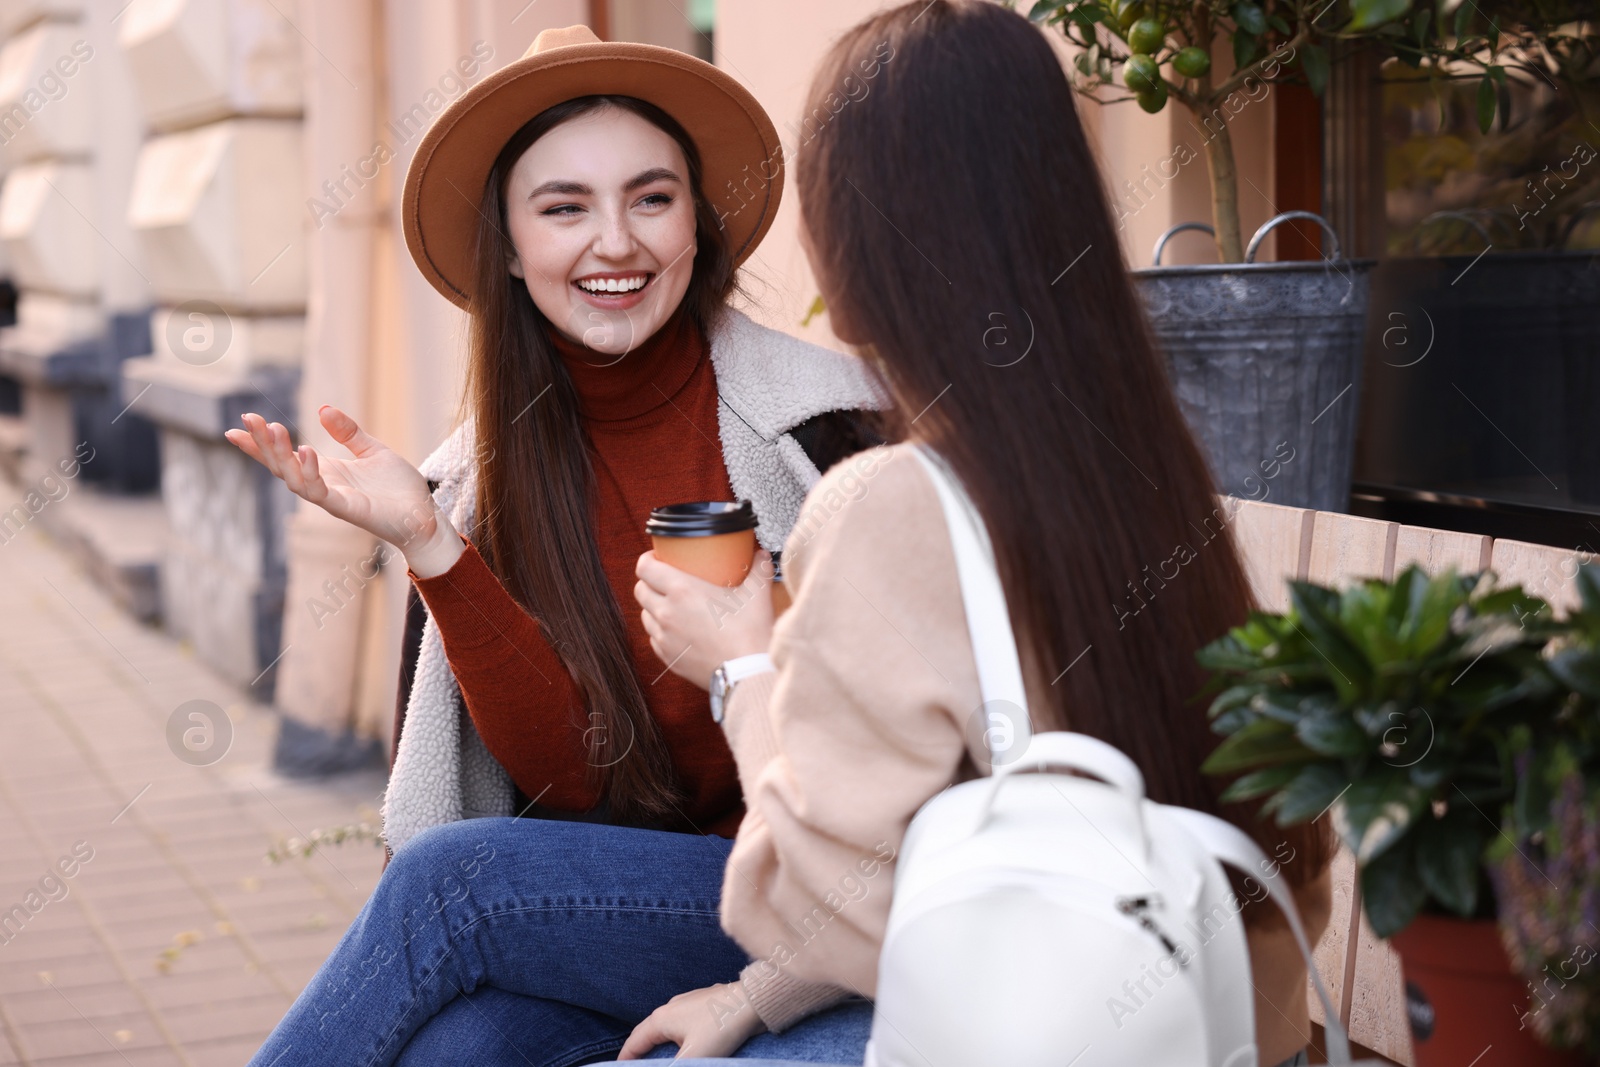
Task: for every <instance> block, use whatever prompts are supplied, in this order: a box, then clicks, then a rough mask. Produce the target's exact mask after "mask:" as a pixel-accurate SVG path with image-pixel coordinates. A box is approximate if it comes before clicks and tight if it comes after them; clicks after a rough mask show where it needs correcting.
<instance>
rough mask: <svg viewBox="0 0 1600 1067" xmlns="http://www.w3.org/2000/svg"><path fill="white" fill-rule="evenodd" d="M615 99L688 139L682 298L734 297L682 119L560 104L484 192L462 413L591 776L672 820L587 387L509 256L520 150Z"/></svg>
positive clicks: (607, 796)
mask: <svg viewBox="0 0 1600 1067" xmlns="http://www.w3.org/2000/svg"><path fill="white" fill-rule="evenodd" d="M606 108H617V109H620V110H623V111H627V112H630V113H632V114H635V115H638V116H639V117H640V118H643V119H644V120H645V121H647V122H649V123H651V124H653V125H655V126H656V127H658V128H660V129H661V130H662V131H663V132H665V133H666V134H668V135H669V136H670V137H672V139H673V140H674V141H676V142H677V143H678V146H679V147H680V148H681V149H682V150H683V154H684V158H685V160H686V161H687V163H688V169H689V176H688V180H689V187H690V190H691V192H692V195H693V197H694V205H695V218H696V222H697V232H696V241H697V247H696V251H695V259H694V270H693V274H692V276H691V278H690V281H689V288H688V291H687V293H686V294H685V295H684V299H683V307H684V309H685V310H686V311H687V312H688V313H689V314H690V315H692V316H693V317H694V318H695V320H696V322H697V323H698V324H699V326H700V328H701V330H702V331H703V332H704V331H709V329H710V328H711V326H712V324H713V322H714V321H715V319H716V317H717V315H718V314H719V313H720V312H721V311H722V309H723V308H724V307H725V306H726V303H727V299H728V296H729V294H730V292H731V291H732V289H733V285H734V274H733V259H732V256H731V254H730V253H729V251H728V246H727V242H726V240H725V238H724V236H723V233H722V230H721V228H720V226H719V225H718V223H717V217H716V213H715V211H714V209H713V208H712V207H711V205H710V202H709V201H708V200H707V199H706V197H705V195H704V193H703V192H702V190H701V165H700V154H699V152H698V150H697V149H696V147H695V144H694V141H693V140H692V139H691V138H690V137H689V135H688V134H687V133H685V132H684V130H683V127H682V126H680V125H679V124H678V123H677V122H676V121H675V120H674V119H673V118H672V117H671V116H670V115H668V114H667V113H666V112H664V111H662V110H661V109H660V108H658V107H656V106H654V105H652V104H649V103H646V102H645V101H642V100H637V99H634V98H633V97H625V96H586V97H579V98H577V99H574V100H569V101H566V102H565V103H562V104H557V105H556V106H555V107H552V108H550V109H548V110H546V111H543V112H541V113H540V114H538V115H537V116H535V117H534V118H533V119H532V120H531V121H529V122H528V123H527V124H526V125H524V126H523V127H522V128H521V129H519V130H518V131H517V132H516V133H515V134H514V135H513V136H512V138H511V139H510V140H509V141H508V142H506V145H505V147H504V148H503V149H502V150H501V152H500V155H499V157H498V158H497V159H496V160H495V164H494V168H493V169H492V170H491V171H490V172H489V179H488V181H487V183H486V184H485V187H484V190H483V198H482V201H481V203H480V205H479V207H480V210H479V212H478V214H479V223H478V235H477V257H476V262H475V267H474V278H473V285H472V294H471V306H470V310H471V332H470V340H469V357H468V358H469V363H468V367H467V388H466V393H465V401H464V412H463V415H464V417H465V418H467V419H470V420H471V421H472V422H473V424H474V426H475V428H476V434H477V441H478V446H479V447H478V454H477V458H476V459H475V461H474V462H476V464H477V473H478V496H477V502H476V504H477V521H476V530H475V533H474V543H475V544H476V545H477V547H478V549H479V551H480V552H481V553H482V554H483V557H484V560H485V561H486V562H487V563H488V565H489V567H490V569H491V570H493V571H494V573H495V575H496V576H497V577H499V579H500V581H501V582H502V583H504V585H505V587H506V589H507V591H508V592H510V594H511V596H512V597H513V598H514V599H515V600H516V601H517V603H519V604H520V605H521V606H522V607H523V608H524V609H525V610H526V611H527V612H528V613H529V614H530V615H532V616H533V617H534V618H536V619H538V620H539V622H540V624H541V626H542V627H543V629H544V632H545V635H546V637H547V638H548V639H549V641H550V643H551V646H552V647H553V648H554V649H555V650H556V653H557V654H558V655H559V656H560V657H561V661H562V663H563V664H565V666H566V668H567V670H568V671H570V672H571V674H572V677H573V679H574V680H575V681H576V683H577V686H578V689H579V691H580V692H581V693H582V695H583V702H584V707H583V708H582V709H581V711H582V713H583V714H585V715H586V716H587V719H574V721H573V722H572V727H573V729H576V730H582V731H583V736H584V739H585V744H586V745H587V746H588V762H589V766H590V768H591V771H590V775H591V779H590V780H591V782H592V784H594V785H595V786H597V787H598V788H599V789H600V795H601V797H602V801H603V803H604V804H605V805H606V806H607V809H608V810H607V814H608V817H609V818H610V819H611V820H612V821H614V822H618V823H623V824H633V825H644V826H650V825H660V824H662V823H663V822H665V821H668V820H670V819H671V816H672V814H673V812H674V809H675V806H676V804H677V801H678V799H679V797H680V795H681V794H680V789H679V786H678V783H677V781H676V776H675V774H674V771H673V766H672V761H671V759H670V757H669V755H668V752H667V748H666V743H665V741H664V740H663V738H662V736H661V730H660V728H659V726H658V725H657V723H656V721H655V719H654V718H653V717H652V716H651V715H650V714H649V711H648V710H647V708H646V705H645V698H644V692H643V691H642V690H641V689H640V687H639V680H638V677H637V675H636V674H635V673H634V667H633V661H632V658H631V656H630V655H629V651H628V643H627V637H626V634H625V631H624V630H623V623H622V614H621V609H620V608H619V606H618V604H617V602H616V598H615V596H614V595H613V594H612V591H611V586H610V585H609V584H608V582H607V580H606V575H605V570H604V569H603V567H602V565H601V562H600V551H599V547H598V545H597V544H596V542H595V532H594V519H593V512H592V510H591V501H592V499H593V493H594V472H593V470H592V468H591V464H590V462H589V454H588V450H587V447H586V445H585V435H584V430H583V427H582V425H581V423H580V421H579V417H578V403H577V395H576V393H575V391H574V389H573V385H572V382H571V379H570V378H569V376H568V374H567V371H566V368H565V366H564V365H563V364H562V362H561V359H560V357H559V355H558V354H557V352H556V350H555V347H554V345H553V344H552V343H551V340H550V331H551V330H552V329H553V328H554V327H553V326H552V325H551V323H550V322H549V320H548V319H547V318H546V317H545V316H544V315H543V314H542V313H541V312H540V311H539V309H538V307H536V306H535V305H534V303H533V300H532V298H531V297H529V295H528V290H527V287H526V285H525V284H524V283H523V281H522V280H521V279H519V278H514V277H512V275H511V273H510V271H509V269H508V266H507V265H508V262H509V259H510V257H511V256H512V255H513V254H514V250H513V246H512V243H511V238H510V236H509V231H508V228H507V225H506V213H505V202H506V184H507V182H508V180H509V178H510V175H511V170H512V168H513V167H514V166H515V165H516V162H517V160H518V159H520V158H521V156H522V153H523V152H524V151H526V150H527V148H528V146H530V145H532V144H533V143H534V142H535V141H537V140H538V139H539V138H540V137H543V136H544V135H545V134H546V133H548V132H550V131H551V130H553V129H555V128H556V127H557V126H559V125H561V124H562V123H564V122H569V121H571V120H572V119H575V118H578V117H579V116H581V115H587V114H590V113H592V112H595V111H599V110H603V109H606ZM547 390H548V395H544V394H545V393H546V391H547ZM536 401H537V403H536ZM532 696H533V698H534V699H537V694H532ZM591 725H592V726H594V727H598V728H595V729H591V728H588V727H590V726H591Z"/></svg>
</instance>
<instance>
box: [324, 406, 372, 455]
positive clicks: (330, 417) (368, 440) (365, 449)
mask: <svg viewBox="0 0 1600 1067" xmlns="http://www.w3.org/2000/svg"><path fill="white" fill-rule="evenodd" d="M317 416H318V418H320V419H321V420H322V428H323V429H325V430H327V431H328V433H329V434H330V435H331V436H332V437H333V439H334V440H335V441H338V442H339V443H340V444H341V445H344V447H346V448H348V449H349V450H350V453H351V454H352V455H354V456H356V457H357V458H360V457H361V456H364V455H366V454H367V453H369V452H372V451H375V450H377V449H380V448H382V447H383V442H381V441H379V440H378V439H377V438H376V437H373V436H372V435H371V434H369V433H368V432H367V431H365V430H363V429H362V428H361V427H360V426H358V425H356V420H355V419H352V418H351V417H350V416H349V415H346V414H345V413H344V412H342V411H340V410H339V409H338V408H336V407H334V406H333V405H332V404H324V405H322V407H321V408H319V409H318V410H317Z"/></svg>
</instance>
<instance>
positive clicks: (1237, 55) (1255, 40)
mask: <svg viewBox="0 0 1600 1067" xmlns="http://www.w3.org/2000/svg"><path fill="white" fill-rule="evenodd" d="M1260 51H1261V39H1260V38H1259V37H1255V36H1253V35H1252V34H1250V33H1248V32H1246V31H1245V30H1243V29H1238V30H1234V31H1233V65H1234V66H1235V67H1248V66H1249V65H1250V64H1251V63H1254V62H1255V60H1256V55H1257V54H1258V53H1259V52H1260Z"/></svg>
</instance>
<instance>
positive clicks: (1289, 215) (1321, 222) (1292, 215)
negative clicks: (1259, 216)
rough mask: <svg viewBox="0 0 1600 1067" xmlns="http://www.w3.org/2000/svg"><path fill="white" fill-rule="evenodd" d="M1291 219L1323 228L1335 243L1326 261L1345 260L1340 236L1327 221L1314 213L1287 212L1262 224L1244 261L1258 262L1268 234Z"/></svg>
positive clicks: (1245, 251) (1247, 249) (1251, 240)
mask: <svg viewBox="0 0 1600 1067" xmlns="http://www.w3.org/2000/svg"><path fill="white" fill-rule="evenodd" d="M1291 219H1305V220H1306V221H1308V222H1314V223H1316V224H1317V225H1318V226H1321V227H1322V232H1323V233H1325V234H1327V235H1328V240H1330V241H1332V242H1333V255H1331V256H1324V257H1323V258H1324V259H1327V260H1330V261H1331V260H1337V259H1343V258H1344V256H1343V255H1342V254H1341V253H1340V251H1339V235H1338V234H1336V233H1334V232H1333V227H1332V226H1329V225H1328V220H1327V219H1325V218H1323V217H1322V216H1321V215H1318V214H1317V213H1316V212H1314V211H1285V212H1283V214H1281V215H1274V216H1273V217H1272V218H1270V219H1268V220H1267V221H1266V222H1265V223H1263V224H1262V226H1261V229H1259V230H1257V231H1256V235H1255V236H1254V237H1252V238H1250V246H1249V247H1248V248H1246V249H1245V250H1244V261H1245V262H1246V263H1254V262H1255V261H1256V253H1257V252H1258V251H1260V249H1261V242H1262V241H1265V240H1266V239H1267V234H1269V233H1271V232H1272V231H1273V230H1275V229H1276V228H1278V227H1279V226H1282V225H1283V224H1284V223H1286V222H1288V221H1290V220H1291Z"/></svg>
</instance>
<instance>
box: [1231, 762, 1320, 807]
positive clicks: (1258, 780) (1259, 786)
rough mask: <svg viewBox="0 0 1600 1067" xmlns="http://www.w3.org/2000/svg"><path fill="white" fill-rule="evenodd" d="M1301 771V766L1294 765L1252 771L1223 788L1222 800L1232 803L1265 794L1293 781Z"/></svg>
mask: <svg viewBox="0 0 1600 1067" xmlns="http://www.w3.org/2000/svg"><path fill="white" fill-rule="evenodd" d="M1301 773H1302V771H1301V768H1300V767H1298V766H1294V765H1289V766H1284V767H1268V768H1267V769H1266V770H1264V771H1252V772H1251V773H1249V774H1247V775H1245V776H1244V777H1242V778H1240V779H1239V780H1238V781H1236V782H1234V783H1233V784H1232V785H1230V786H1228V788H1227V789H1225V790H1223V793H1222V800H1223V801H1224V802H1225V803H1233V802H1234V801H1237V800H1254V799H1255V798H1256V797H1260V796H1266V795H1267V794H1268V793H1272V792H1274V791H1276V790H1278V789H1279V788H1281V787H1282V786H1284V785H1286V784H1287V783H1289V782H1291V781H1293V780H1294V779H1295V778H1296V777H1297V776H1298V775H1300V774H1301Z"/></svg>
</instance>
